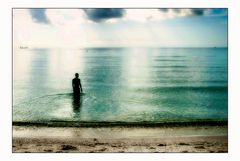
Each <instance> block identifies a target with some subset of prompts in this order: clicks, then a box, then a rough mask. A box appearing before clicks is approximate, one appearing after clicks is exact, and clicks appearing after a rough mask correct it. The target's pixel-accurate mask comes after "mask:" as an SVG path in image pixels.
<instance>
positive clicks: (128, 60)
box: [13, 48, 228, 122]
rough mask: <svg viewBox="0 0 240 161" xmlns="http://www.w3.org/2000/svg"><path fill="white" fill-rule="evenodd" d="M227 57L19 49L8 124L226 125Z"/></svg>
mask: <svg viewBox="0 0 240 161" xmlns="http://www.w3.org/2000/svg"><path fill="white" fill-rule="evenodd" d="M227 55H228V54H227V48H91V49H90V48H89V49H22V50H20V49H17V50H15V51H14V53H13V121H27V122H38V121H39V122H41V121H97V122H102V121H113V122H114V121H123V122H133V121H134V122H143V121H151V122H171V121H176V122H181V121H204V120H227V118H228V113H227V112H228V104H227V102H228V98H227V96H228V86H227V85H228V78H227V73H228V69H227V67H228V66H227ZM76 72H78V73H79V75H80V79H81V82H82V85H83V92H84V95H82V96H81V102H80V103H79V104H76V103H74V102H73V98H72V87H71V80H72V78H73V77H74V74H75V73H76Z"/></svg>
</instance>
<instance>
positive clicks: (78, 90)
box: [72, 73, 83, 101]
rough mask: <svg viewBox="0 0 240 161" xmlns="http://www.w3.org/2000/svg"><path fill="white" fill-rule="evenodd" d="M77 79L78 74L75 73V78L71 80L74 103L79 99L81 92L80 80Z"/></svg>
mask: <svg viewBox="0 0 240 161" xmlns="http://www.w3.org/2000/svg"><path fill="white" fill-rule="evenodd" d="M78 77H79V74H78V73H76V74H75V78H73V80H72V87H73V95H74V100H75V101H77V100H79V99H80V93H82V92H83V90H82V85H81V80H80V79H79V78H78Z"/></svg>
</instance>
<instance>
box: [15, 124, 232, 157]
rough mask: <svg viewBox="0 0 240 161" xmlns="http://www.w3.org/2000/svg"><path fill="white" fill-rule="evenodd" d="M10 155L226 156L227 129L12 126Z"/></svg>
mask: <svg viewBox="0 0 240 161" xmlns="http://www.w3.org/2000/svg"><path fill="white" fill-rule="evenodd" d="M13 152H14V153H18V152H20V153H22V152H23V153H29V152H34V153H79V152H80V153H93V152H96V153H109V152H118V153H123V152H150V153H164V152H175V153H179V152H181V153H187V152H189V153H191V152H198V153H226V152H228V136H227V126H188V127H36V126H13Z"/></svg>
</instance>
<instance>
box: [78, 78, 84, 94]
mask: <svg viewBox="0 0 240 161" xmlns="http://www.w3.org/2000/svg"><path fill="white" fill-rule="evenodd" d="M79 81H80V83H79V85H80V91H81V92H83V90H82V84H81V80H79Z"/></svg>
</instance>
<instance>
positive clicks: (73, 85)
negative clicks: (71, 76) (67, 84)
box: [72, 80, 75, 88]
mask: <svg viewBox="0 0 240 161" xmlns="http://www.w3.org/2000/svg"><path fill="white" fill-rule="evenodd" d="M72 87H73V88H74V87H75V84H74V83H73V80H72Z"/></svg>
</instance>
